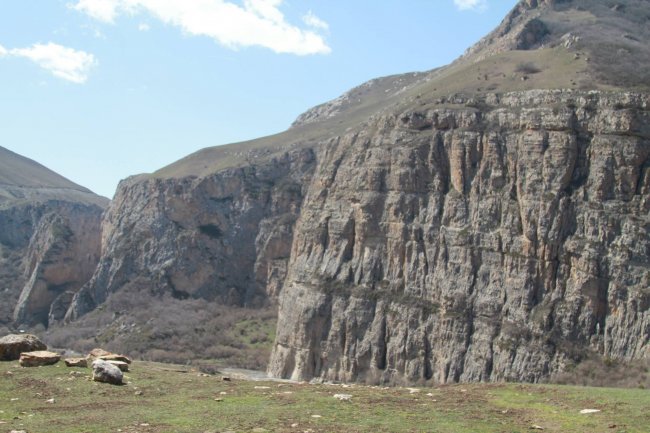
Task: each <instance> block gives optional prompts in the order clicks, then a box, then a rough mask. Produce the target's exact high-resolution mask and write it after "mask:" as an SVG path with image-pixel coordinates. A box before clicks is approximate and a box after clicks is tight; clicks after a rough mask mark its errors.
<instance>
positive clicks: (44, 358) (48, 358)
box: [19, 350, 61, 367]
mask: <svg viewBox="0 0 650 433" xmlns="http://www.w3.org/2000/svg"><path fill="white" fill-rule="evenodd" d="M60 360H61V355H59V354H58V353H54V352H48V351H46V350H38V351H36V352H24V353H21V354H20V361H19V362H20V365H21V366H22V367H42V366H44V365H52V364H56V363H57V362H59V361H60Z"/></svg>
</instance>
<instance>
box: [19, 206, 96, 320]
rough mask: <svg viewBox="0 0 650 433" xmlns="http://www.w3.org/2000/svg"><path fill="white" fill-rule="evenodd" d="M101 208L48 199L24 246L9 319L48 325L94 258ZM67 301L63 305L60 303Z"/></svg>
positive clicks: (81, 281)
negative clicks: (20, 275)
mask: <svg viewBox="0 0 650 433" xmlns="http://www.w3.org/2000/svg"><path fill="white" fill-rule="evenodd" d="M102 213H103V209H102V208H101V207H99V206H87V205H84V204H79V203H65V202H62V203H48V204H47V208H46V212H45V213H44V214H43V215H42V216H41V217H40V218H38V219H37V220H36V221H35V222H36V227H35V228H34V231H33V234H32V235H31V238H30V240H29V245H28V246H27V248H26V251H25V259H24V262H23V263H24V265H25V270H24V275H25V280H26V282H25V285H24V287H23V289H22V291H21V293H20V296H19V298H18V302H17V304H16V307H15V310H14V322H16V323H18V324H26V325H35V324H38V323H42V324H44V325H45V326H48V325H49V324H50V323H51V322H56V321H57V320H60V319H61V318H62V317H61V312H60V310H61V309H62V304H63V309H67V306H68V305H69V302H70V301H71V295H72V294H73V293H75V292H76V291H77V290H79V289H80V288H81V287H82V286H83V285H84V284H85V283H86V282H87V281H88V280H89V279H90V277H91V276H92V273H93V271H94V269H95V266H96V264H97V262H98V260H99V251H100V221H101V215H102ZM66 303H67V305H66Z"/></svg>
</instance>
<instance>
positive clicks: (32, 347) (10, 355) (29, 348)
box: [0, 334, 47, 361]
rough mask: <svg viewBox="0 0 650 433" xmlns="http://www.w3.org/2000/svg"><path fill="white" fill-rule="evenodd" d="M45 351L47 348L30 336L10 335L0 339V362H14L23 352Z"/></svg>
mask: <svg viewBox="0 0 650 433" xmlns="http://www.w3.org/2000/svg"><path fill="white" fill-rule="evenodd" d="M37 350H47V346H46V345H45V344H44V343H43V342H42V341H41V340H39V339H38V337H37V336H35V335H32V334H10V335H7V336H5V337H2V338H0V361H15V360H17V359H19V358H20V354H21V353H23V352H33V351H37Z"/></svg>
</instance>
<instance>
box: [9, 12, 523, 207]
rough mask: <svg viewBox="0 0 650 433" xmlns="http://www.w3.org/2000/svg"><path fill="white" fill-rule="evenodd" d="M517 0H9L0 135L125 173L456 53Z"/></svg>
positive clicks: (111, 187)
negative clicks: (360, 85) (373, 81)
mask: <svg viewBox="0 0 650 433" xmlns="http://www.w3.org/2000/svg"><path fill="white" fill-rule="evenodd" d="M516 2H517V1H516V0H409V1H404V0H47V1H43V0H2V1H0V83H1V84H0V146H2V147H5V148H8V149H10V150H12V151H14V152H16V153H19V154H21V155H24V156H27V157H29V158H32V159H34V160H36V161H38V162H39V163H41V164H43V165H45V166H47V167H48V168H50V169H52V170H54V171H56V172H57V173H59V174H61V175H63V176H65V177H67V178H68V179H70V180H72V181H74V182H76V183H78V184H80V185H83V186H85V187H87V188H90V189H91V190H93V191H94V192H96V193H98V194H101V195H104V196H106V197H109V198H111V197H112V196H113V194H114V192H115V188H116V186H117V184H118V182H119V180H120V179H124V178H126V177H128V176H131V175H135V174H139V173H149V172H153V171H155V170H157V169H159V168H162V167H164V166H166V165H168V164H171V163H172V162H174V161H176V160H178V159H180V158H182V157H184V156H186V155H189V154H190V153H193V152H195V151H197V150H199V149H202V148H205V147H209V146H217V145H222V144H228V143H234V142H239V141H244V140H248V139H253V138H258V137H262V136H266V135H270V134H274V133H278V132H281V131H283V130H285V129H287V128H288V127H289V125H290V124H291V123H292V122H293V120H294V119H295V118H296V117H297V116H298V115H299V114H300V113H302V112H304V111H306V110H307V109H309V108H310V107H313V106H315V105H318V104H320V103H323V102H326V101H328V100H331V99H334V98H336V97H337V96H339V95H340V94H342V93H344V92H346V91H347V90H349V89H351V88H352V87H355V86H357V85H359V84H361V83H363V82H365V81H367V80H369V79H372V78H376V77H381V76H386V75H391V74H397V73H405V72H413V71H426V70H430V69H433V68H435V67H439V66H442V65H445V64H448V63H450V62H451V61H453V60H454V59H455V58H457V57H458V56H459V55H461V54H462V53H463V52H464V51H465V49H467V48H468V47H470V46H471V45H472V44H473V43H475V42H476V41H478V40H479V39H480V38H481V37H482V36H484V35H485V34H487V33H488V32H489V31H490V30H492V29H493V28H494V27H496V26H497V25H498V24H499V22H500V21H501V20H502V19H503V17H504V16H505V15H506V13H507V12H508V11H509V10H510V9H511V8H512V7H513V6H514V5H515V4H516Z"/></svg>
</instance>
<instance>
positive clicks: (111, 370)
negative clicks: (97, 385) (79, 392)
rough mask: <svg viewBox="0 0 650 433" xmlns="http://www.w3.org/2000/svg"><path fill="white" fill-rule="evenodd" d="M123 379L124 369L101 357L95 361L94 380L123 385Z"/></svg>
mask: <svg viewBox="0 0 650 433" xmlns="http://www.w3.org/2000/svg"><path fill="white" fill-rule="evenodd" d="M123 379H124V375H123V374H122V371H121V370H120V369H119V368H118V367H116V366H114V365H113V364H111V363H110V362H108V361H103V360H101V359H98V360H96V361H95V362H93V380H94V381H95V382H103V383H109V384H111V385H122V380H123Z"/></svg>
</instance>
